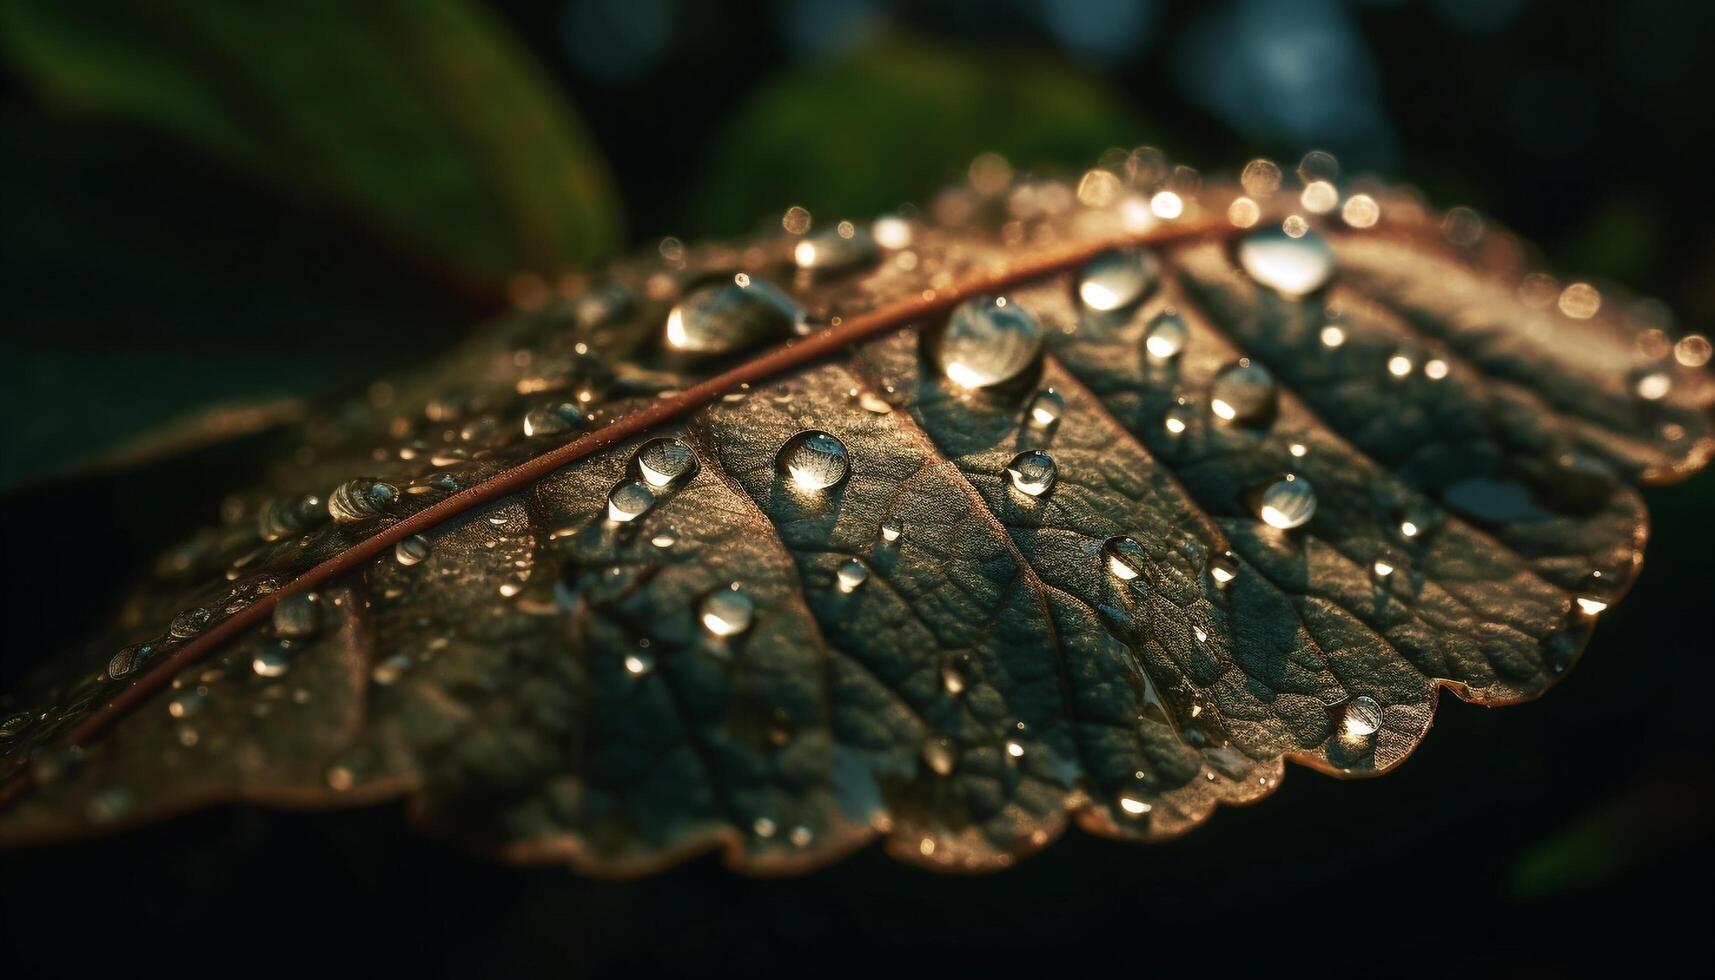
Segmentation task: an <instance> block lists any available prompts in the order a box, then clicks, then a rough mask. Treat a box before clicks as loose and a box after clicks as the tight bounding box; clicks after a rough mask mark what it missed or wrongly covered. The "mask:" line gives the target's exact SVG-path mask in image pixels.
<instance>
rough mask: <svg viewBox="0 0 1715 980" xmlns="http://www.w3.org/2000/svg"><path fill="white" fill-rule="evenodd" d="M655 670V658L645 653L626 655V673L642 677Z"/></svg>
mask: <svg viewBox="0 0 1715 980" xmlns="http://www.w3.org/2000/svg"><path fill="white" fill-rule="evenodd" d="M654 668H655V658H654V657H653V656H651V655H649V654H647V653H644V652H643V651H638V652H636V653H628V654H626V655H625V672H626V673H627V674H630V675H631V676H633V677H641V676H642V675H644V674H647V673H649V672H650V671H651V670H653V669H654Z"/></svg>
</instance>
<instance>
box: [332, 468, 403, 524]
mask: <svg viewBox="0 0 1715 980" xmlns="http://www.w3.org/2000/svg"><path fill="white" fill-rule="evenodd" d="M398 502H399V488H398V487H396V486H394V485H393V484H391V483H384V482H382V481H380V480H377V479H374V478H373V477H360V478H358V479H356V480H347V481H346V482H344V483H342V484H340V485H339V487H338V488H337V489H335V490H334V492H333V493H331V494H328V514H329V515H330V516H332V517H333V519H334V520H336V521H341V522H344V523H350V522H352V521H363V520H368V519H369V518H371V517H374V516H376V515H378V514H383V513H386V512H387V511H388V510H390V509H392V507H393V505H394V504H396V503H398Z"/></svg>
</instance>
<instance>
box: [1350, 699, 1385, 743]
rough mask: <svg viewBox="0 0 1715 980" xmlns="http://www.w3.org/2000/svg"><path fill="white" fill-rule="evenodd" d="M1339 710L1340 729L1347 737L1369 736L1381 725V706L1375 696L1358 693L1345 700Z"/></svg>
mask: <svg viewBox="0 0 1715 980" xmlns="http://www.w3.org/2000/svg"><path fill="white" fill-rule="evenodd" d="M1343 707H1344V710H1342V711H1341V712H1340V730H1341V731H1342V732H1343V733H1344V734H1345V736H1346V737H1347V738H1354V739H1364V738H1369V737H1370V736H1371V735H1374V734H1375V733H1376V732H1378V731H1380V730H1381V727H1382V706H1381V704H1380V703H1379V702H1377V701H1376V699H1375V698H1372V697H1370V696H1369V695H1367V694H1360V695H1358V696H1357V697H1355V698H1353V699H1352V700H1350V701H1348V702H1346V704H1345V705H1344V706H1343Z"/></svg>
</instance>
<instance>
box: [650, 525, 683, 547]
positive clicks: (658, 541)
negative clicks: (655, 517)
mask: <svg viewBox="0 0 1715 980" xmlns="http://www.w3.org/2000/svg"><path fill="white" fill-rule="evenodd" d="M649 543H650V544H652V545H654V546H655V547H657V548H671V547H673V546H674V545H676V544H678V543H679V535H678V533H677V532H676V531H674V530H673V529H672V528H666V529H665V530H662V531H660V532H659V533H657V534H656V535H655V536H654V537H652V538H650V539H649Z"/></svg>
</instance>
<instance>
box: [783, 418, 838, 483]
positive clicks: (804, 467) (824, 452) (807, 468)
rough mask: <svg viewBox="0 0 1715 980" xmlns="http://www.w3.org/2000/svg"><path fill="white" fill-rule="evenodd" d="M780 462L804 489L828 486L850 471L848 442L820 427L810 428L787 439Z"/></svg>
mask: <svg viewBox="0 0 1715 980" xmlns="http://www.w3.org/2000/svg"><path fill="white" fill-rule="evenodd" d="M777 463H778V465H779V467H780V472H782V473H784V474H785V475H786V476H787V477H788V478H790V479H791V481H792V483H793V484H794V485H795V486H797V487H799V488H800V489H803V490H826V489H827V488H829V487H831V486H833V485H834V484H836V483H839V482H840V481H841V480H844V479H845V478H846V474H847V473H849V472H850V471H851V458H850V457H849V456H848V455H847V454H846V444H845V443H843V442H841V441H840V440H839V439H837V438H835V437H834V436H831V435H829V434H828V433H826V432H822V431H820V430H819V429H808V430H806V431H804V432H800V433H798V434H797V435H795V436H793V437H792V438H790V439H788V440H786V445H784V446H782V447H780V455H779V457H778V459H777Z"/></svg>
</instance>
